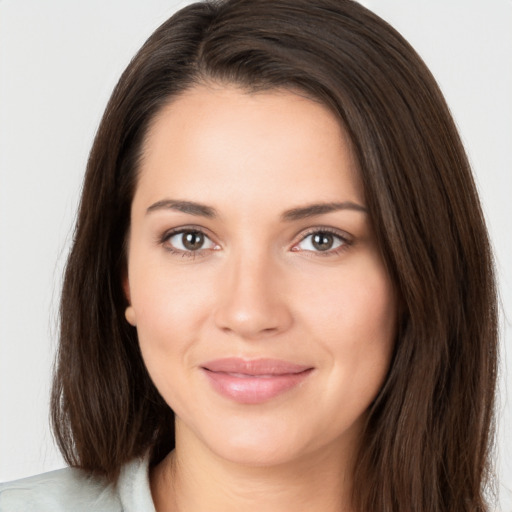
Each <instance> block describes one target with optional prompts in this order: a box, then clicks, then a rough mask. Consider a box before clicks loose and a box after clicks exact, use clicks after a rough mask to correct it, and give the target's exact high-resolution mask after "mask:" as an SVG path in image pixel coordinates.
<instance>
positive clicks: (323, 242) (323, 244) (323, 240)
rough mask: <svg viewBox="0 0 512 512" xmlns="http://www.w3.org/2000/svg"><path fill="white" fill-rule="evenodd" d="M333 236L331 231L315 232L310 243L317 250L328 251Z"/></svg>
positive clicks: (332, 242) (331, 244) (330, 247)
mask: <svg viewBox="0 0 512 512" xmlns="http://www.w3.org/2000/svg"><path fill="white" fill-rule="evenodd" d="M333 244H334V236H333V235H331V233H315V234H314V235H312V238H311V245H312V246H313V247H314V248H315V249H316V250H317V251H328V250H329V249H332V246H333Z"/></svg>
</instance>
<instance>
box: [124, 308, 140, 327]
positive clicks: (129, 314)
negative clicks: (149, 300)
mask: <svg viewBox="0 0 512 512" xmlns="http://www.w3.org/2000/svg"><path fill="white" fill-rule="evenodd" d="M124 316H125V318H126V321H127V322H128V323H129V324H130V325H133V327H135V326H136V325H137V321H136V318H135V310H134V309H133V306H128V307H127V308H126V309H125V310H124Z"/></svg>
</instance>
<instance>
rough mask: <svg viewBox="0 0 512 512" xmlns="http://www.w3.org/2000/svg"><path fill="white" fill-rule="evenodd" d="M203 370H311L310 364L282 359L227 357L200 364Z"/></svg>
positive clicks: (281, 372) (266, 372) (280, 372)
mask: <svg viewBox="0 0 512 512" xmlns="http://www.w3.org/2000/svg"><path fill="white" fill-rule="evenodd" d="M201 367H202V368H204V369H205V370H209V371H211V372H222V373H239V374H242V375H276V376H277V375H290V374H295V373H301V372H304V371H306V370H311V369H312V367H311V366H305V365H302V364H296V363H292V362H289V361H284V360H282V359H242V358H238V357H228V358H224V359H215V360H213V361H208V362H206V363H204V364H202V365H201Z"/></svg>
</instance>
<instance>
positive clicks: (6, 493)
mask: <svg viewBox="0 0 512 512" xmlns="http://www.w3.org/2000/svg"><path fill="white" fill-rule="evenodd" d="M147 462H148V461H147V459H135V460H133V461H132V462H130V463H128V464H126V465H125V466H123V468H122V470H121V475H120V477H119V480H118V482H117V483H116V484H113V483H109V482H108V481H107V480H105V479H104V478H101V477H97V476H94V475H91V474H90V473H88V472H86V471H83V470H80V469H74V468H65V469H60V470H57V471H51V472H49V473H43V474H41V475H36V476H33V477H29V478H24V479H22V480H16V481H14V482H8V483H5V484H0V512H64V511H65V512H68V511H72V512H100V511H101V512H123V511H124V512H129V511H132V510H133V511H137V510H144V511H148V512H154V510H155V509H154V505H153V501H152V499H151V491H150V488H149V480H148V464H147ZM142 507H143V508H142Z"/></svg>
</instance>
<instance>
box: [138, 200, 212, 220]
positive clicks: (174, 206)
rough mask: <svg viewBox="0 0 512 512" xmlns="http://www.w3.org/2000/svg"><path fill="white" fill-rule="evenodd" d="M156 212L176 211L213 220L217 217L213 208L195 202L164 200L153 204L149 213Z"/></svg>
mask: <svg viewBox="0 0 512 512" xmlns="http://www.w3.org/2000/svg"><path fill="white" fill-rule="evenodd" d="M156 210H175V211H178V212H182V213H188V214H189V215H197V216H199V217H208V218H209V219H213V218H214V217H217V211H216V210H215V208H212V207H211V206H206V205H205V204H201V203H196V202H193V201H178V200H174V199H163V200H162V201H157V202H156V203H154V204H152V205H151V206H150V207H149V208H148V209H147V210H146V214H147V213H151V212H154V211H156Z"/></svg>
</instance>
